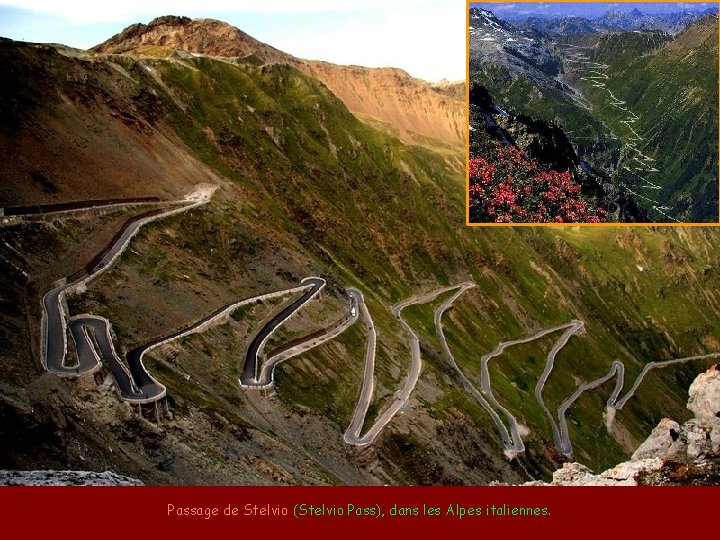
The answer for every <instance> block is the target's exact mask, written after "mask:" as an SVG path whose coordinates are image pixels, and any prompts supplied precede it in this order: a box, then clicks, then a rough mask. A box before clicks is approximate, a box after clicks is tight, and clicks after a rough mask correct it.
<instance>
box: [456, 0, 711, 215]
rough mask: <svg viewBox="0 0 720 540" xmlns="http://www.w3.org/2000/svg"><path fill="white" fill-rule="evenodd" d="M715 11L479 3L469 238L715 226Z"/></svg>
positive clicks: (472, 79)
mask: <svg viewBox="0 0 720 540" xmlns="http://www.w3.org/2000/svg"><path fill="white" fill-rule="evenodd" d="M717 6H718V5H717V4H716V3H711V2H694V3H683V4H679V3H666V2H625V3H607V2H523V3H504V2H470V3H469V4H468V7H469V19H468V20H469V28H468V32H469V34H468V44H469V45H468V48H469V51H468V52H469V54H468V62H469V83H470V88H469V107H470V111H469V120H470V126H469V130H470V133H469V143H470V151H469V162H468V199H467V200H468V209H467V210H468V213H467V218H468V224H470V225H475V224H503V223H504V224H513V223H546V224H550V223H580V224H582V223H588V224H598V223H638V224H641V223H646V224H655V223H657V224H681V223H685V224H690V223H703V224H718V223H719V221H720V220H719V216H718V194H719V189H720V188H719V185H718V7H717Z"/></svg>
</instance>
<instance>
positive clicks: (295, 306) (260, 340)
mask: <svg viewBox="0 0 720 540" xmlns="http://www.w3.org/2000/svg"><path fill="white" fill-rule="evenodd" d="M306 282H307V283H308V284H309V285H311V287H310V288H309V289H308V290H307V291H306V292H305V293H303V294H302V296H300V297H299V298H298V299H297V300H295V301H294V302H293V303H291V304H289V305H288V306H286V307H285V308H284V309H283V310H282V311H280V312H279V313H278V314H277V315H275V316H274V317H273V318H272V319H270V321H268V323H267V324H265V326H263V327H262V328H261V329H260V331H259V332H258V333H257V334H256V335H255V337H254V338H253V339H252V341H251V342H250V345H249V346H248V350H247V354H246V355H245V365H244V366H243V370H242V374H241V375H240V384H241V385H242V386H268V385H270V384H272V375H271V374H272V372H270V373H269V374H268V375H267V376H266V378H264V379H263V378H260V377H258V353H259V351H260V350H261V348H262V346H263V345H264V342H265V340H266V339H267V338H268V337H270V334H272V333H273V332H274V331H275V329H276V328H277V327H278V326H280V325H281V324H282V323H283V322H285V321H286V320H287V319H288V318H289V317H290V316H292V315H293V313H295V312H296V311H297V310H299V309H300V308H301V307H303V306H304V305H305V304H306V303H307V302H309V301H310V299H311V298H312V297H313V296H315V294H317V293H318V292H319V291H320V289H322V288H323V287H324V286H325V280H324V279H322V278H307V279H305V280H303V283H306Z"/></svg>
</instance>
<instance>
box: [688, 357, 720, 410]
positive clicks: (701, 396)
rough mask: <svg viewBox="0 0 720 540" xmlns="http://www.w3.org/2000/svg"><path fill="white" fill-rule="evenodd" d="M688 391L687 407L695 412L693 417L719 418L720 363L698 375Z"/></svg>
mask: <svg viewBox="0 0 720 540" xmlns="http://www.w3.org/2000/svg"><path fill="white" fill-rule="evenodd" d="M688 393H689V394H690V399H689V400H688V404H687V408H688V409H690V410H691V411H692V412H693V413H694V414H695V418H697V419H700V420H707V419H713V418H720V364H715V365H714V366H713V367H711V368H710V369H709V370H707V371H706V372H705V373H701V374H700V375H698V377H697V378H696V379H695V380H694V381H693V383H692V384H691V385H690V390H689V392H688Z"/></svg>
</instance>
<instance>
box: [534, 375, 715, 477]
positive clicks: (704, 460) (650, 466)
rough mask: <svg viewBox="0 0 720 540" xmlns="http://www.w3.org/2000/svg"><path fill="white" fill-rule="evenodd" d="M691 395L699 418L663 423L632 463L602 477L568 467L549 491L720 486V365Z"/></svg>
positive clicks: (559, 472) (701, 378) (696, 384)
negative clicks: (553, 488)
mask: <svg viewBox="0 0 720 540" xmlns="http://www.w3.org/2000/svg"><path fill="white" fill-rule="evenodd" d="M689 394H690V399H689V400H688V404H687V407H688V409H690V410H691V411H692V412H693V413H694V414H695V418H692V419H690V420H688V421H687V422H685V423H684V424H682V425H680V424H678V423H677V422H675V421H673V420H670V419H668V418H663V419H662V420H661V421H660V423H659V424H658V425H657V427H655V429H653V431H652V433H651V434H650V436H649V437H648V438H647V440H646V441H645V442H644V443H642V444H641V445H640V446H639V447H638V449H637V450H635V452H634V453H633V455H632V457H631V459H630V460H629V461H626V462H624V463H621V464H620V465H618V466H617V467H614V468H613V469H609V470H607V471H605V472H602V473H600V474H598V475H596V474H593V473H592V471H590V469H588V468H587V467H585V466H584V465H582V464H580V463H565V464H564V465H563V467H562V468H561V469H558V470H557V471H555V473H553V480H552V482H551V483H550V484H549V485H553V486H636V485H718V484H720V365H715V366H713V367H711V368H710V369H709V370H707V371H706V372H705V373H701V374H700V375H698V377H697V378H696V379H695V381H694V382H693V383H692V385H691V386H690V390H689ZM527 485H546V484H544V483H542V482H531V483H529V484H527Z"/></svg>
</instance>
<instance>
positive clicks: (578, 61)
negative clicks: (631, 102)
mask: <svg viewBox="0 0 720 540" xmlns="http://www.w3.org/2000/svg"><path fill="white" fill-rule="evenodd" d="M558 47H564V48H565V50H563V51H562V58H563V62H564V63H565V64H569V66H566V67H569V69H570V70H571V71H575V72H576V73H578V75H580V80H582V81H585V82H587V83H589V84H590V86H591V87H592V88H596V89H598V90H601V91H604V92H606V93H607V95H608V97H609V98H610V102H609V106H611V107H614V108H615V109H617V110H619V111H622V113H623V114H624V115H625V116H624V118H622V119H621V120H620V123H621V124H623V125H624V126H625V129H626V130H627V131H628V133H627V134H626V136H625V137H624V138H623V139H620V138H619V137H617V135H615V134H614V133H612V136H613V137H615V138H617V139H618V140H621V141H622V143H623V147H624V148H625V149H626V150H627V155H626V156H625V157H624V158H623V159H621V161H620V163H618V168H622V169H623V170H625V171H627V172H628V173H629V174H631V175H632V176H633V177H635V179H636V180H637V181H638V182H637V185H633V186H628V185H627V184H626V183H624V182H621V183H620V184H619V185H620V186H621V187H622V188H623V189H625V191H627V192H628V193H630V194H632V195H633V196H634V197H637V198H639V199H642V200H644V201H645V202H647V203H648V204H649V206H650V208H652V210H653V211H655V212H657V213H658V214H660V215H661V216H663V217H664V218H666V219H667V220H670V221H673V222H676V223H681V221H680V220H678V219H677V217H675V216H673V215H671V214H672V212H673V211H674V210H675V209H674V208H671V207H668V206H664V205H663V204H662V203H661V202H660V201H658V200H657V199H656V198H655V197H653V196H651V195H653V194H654V195H659V193H661V192H662V186H659V185H657V184H655V183H653V182H652V181H650V180H649V179H648V178H649V177H650V178H651V177H652V175H654V174H655V173H658V172H660V171H659V169H657V168H656V167H655V165H654V162H655V159H654V158H652V157H650V156H648V155H646V154H645V153H643V151H642V150H640V147H639V146H640V143H642V142H643V141H644V138H643V137H642V136H641V135H640V134H639V133H638V132H637V131H636V130H635V127H634V126H635V125H636V124H637V123H638V122H639V121H640V119H641V118H640V117H639V116H638V115H637V114H635V113H634V112H633V111H632V110H630V109H628V108H627V107H626V105H627V103H626V102H625V101H623V100H622V99H620V98H618V97H617V96H616V95H615V94H614V93H613V92H612V90H610V89H609V88H608V87H607V84H608V82H609V81H610V80H611V79H610V75H608V73H607V70H608V69H609V68H610V66H608V65H607V64H605V63H602V62H594V61H592V60H591V59H590V57H589V56H588V54H589V53H590V52H591V51H592V48H591V47H584V46H579V45H570V44H567V43H566V44H558ZM640 189H644V190H651V191H650V192H648V191H645V194H643V193H640V192H639V190H640Z"/></svg>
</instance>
